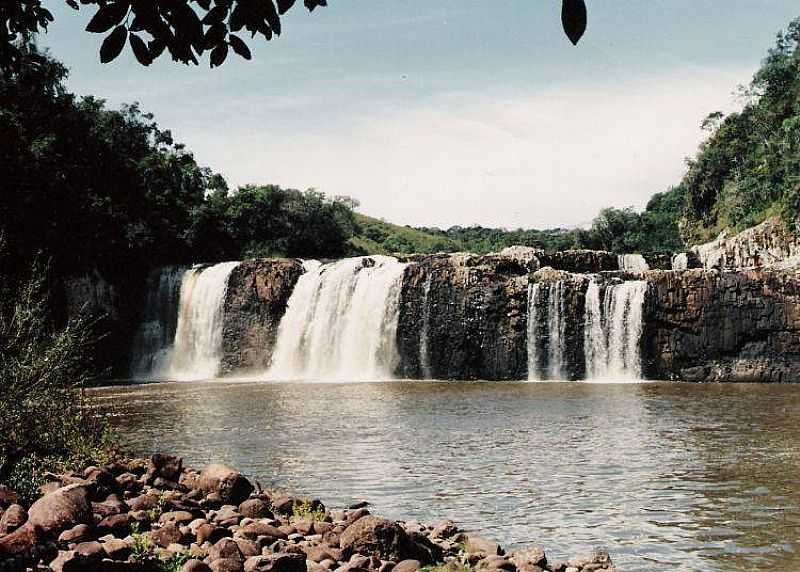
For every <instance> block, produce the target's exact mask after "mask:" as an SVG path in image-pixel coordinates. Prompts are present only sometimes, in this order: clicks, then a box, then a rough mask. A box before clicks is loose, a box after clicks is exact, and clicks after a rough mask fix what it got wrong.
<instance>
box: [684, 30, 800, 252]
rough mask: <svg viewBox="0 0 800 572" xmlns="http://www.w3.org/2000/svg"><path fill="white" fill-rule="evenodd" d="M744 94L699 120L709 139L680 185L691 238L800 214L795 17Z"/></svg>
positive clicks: (799, 62)
mask: <svg viewBox="0 0 800 572" xmlns="http://www.w3.org/2000/svg"><path fill="white" fill-rule="evenodd" d="M742 96H743V98H744V100H745V105H744V107H743V109H742V110H741V111H739V112H737V113H732V114H730V115H728V116H727V117H725V116H723V115H722V114H721V113H719V112H716V113H712V114H711V115H709V117H708V118H707V119H706V120H705V121H704V122H703V127H704V128H705V129H706V130H708V131H709V132H710V135H709V138H708V139H707V140H706V141H705V142H704V143H703V144H702V145H701V147H700V150H699V151H698V153H697V155H696V156H695V157H694V158H692V159H691V160H690V161H689V170H688V173H687V174H686V176H685V178H684V179H683V182H682V183H681V186H682V187H683V188H684V189H685V195H686V211H685V221H684V232H685V237H686V238H687V239H688V240H690V241H693V242H699V241H705V240H709V239H713V238H714V237H715V236H716V234H718V233H719V232H720V231H721V230H724V229H731V230H734V231H738V230H741V229H743V228H746V227H748V226H752V225H754V224H757V223H759V222H761V221H762V220H764V219H765V218H766V217H767V216H769V215H772V214H782V215H783V216H784V219H785V220H787V221H790V222H792V223H793V222H794V221H795V220H796V219H797V217H798V213H800V19H798V20H795V21H793V22H792V23H791V24H790V25H789V27H788V29H787V30H786V31H785V32H781V33H780V34H778V37H777V41H776V43H775V46H774V47H773V48H772V49H770V51H769V53H768V54H767V57H766V58H765V59H764V61H763V62H762V64H761V67H760V68H759V70H758V71H757V72H756V74H755V76H754V77H753V80H752V82H751V83H750V85H749V86H747V87H746V88H744V89H743V91H742Z"/></svg>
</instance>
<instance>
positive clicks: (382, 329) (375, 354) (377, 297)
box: [267, 256, 406, 381]
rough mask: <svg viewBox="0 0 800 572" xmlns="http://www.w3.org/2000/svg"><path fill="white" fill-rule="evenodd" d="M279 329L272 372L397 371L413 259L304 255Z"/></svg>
mask: <svg viewBox="0 0 800 572" xmlns="http://www.w3.org/2000/svg"><path fill="white" fill-rule="evenodd" d="M304 267H305V273H304V274H303V275H302V276H301V277H300V279H299V280H298V282H297V285H296V286H295V288H294V291H293V292H292V294H291V297H290V298H289V302H288V308H287V310H286V314H285V315H284V316H283V318H282V320H281V322H280V327H279V329H278V339H277V343H276V346H275V351H274V353H273V358H272V365H271V367H270V370H269V372H268V374H267V376H268V377H269V378H270V379H317V380H342V381H357V380H381V379H390V378H392V377H393V375H394V372H395V370H396V368H397V366H398V364H399V359H400V358H399V354H398V352H397V344H396V336H397V323H398V316H399V311H400V292H401V289H402V285H403V274H404V271H405V268H406V264H403V263H401V262H399V261H398V260H397V259H395V258H392V257H389V256H371V257H363V258H348V259H344V260H340V261H337V262H333V263H330V264H324V265H323V264H320V263H319V262H317V261H307V262H305V263H304Z"/></svg>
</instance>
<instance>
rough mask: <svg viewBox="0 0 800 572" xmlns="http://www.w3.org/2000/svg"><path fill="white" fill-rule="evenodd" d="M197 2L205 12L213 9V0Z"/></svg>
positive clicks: (199, 0) (198, 0) (196, 0)
mask: <svg viewBox="0 0 800 572" xmlns="http://www.w3.org/2000/svg"><path fill="white" fill-rule="evenodd" d="M195 2H197V3H198V4H200V6H201V7H202V8H203V10H208V9H210V8H211V0H195Z"/></svg>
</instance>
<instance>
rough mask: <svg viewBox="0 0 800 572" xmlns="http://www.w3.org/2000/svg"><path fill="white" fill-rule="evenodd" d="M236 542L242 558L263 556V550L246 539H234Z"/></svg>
mask: <svg viewBox="0 0 800 572" xmlns="http://www.w3.org/2000/svg"><path fill="white" fill-rule="evenodd" d="M233 540H234V542H236V546H238V547H239V551H240V552H241V553H242V556H244V557H245V558H250V557H251V556H258V555H259V554H261V549H260V548H259V547H258V545H257V544H256V543H255V542H253V541H251V540H247V539H245V538H234V539H233Z"/></svg>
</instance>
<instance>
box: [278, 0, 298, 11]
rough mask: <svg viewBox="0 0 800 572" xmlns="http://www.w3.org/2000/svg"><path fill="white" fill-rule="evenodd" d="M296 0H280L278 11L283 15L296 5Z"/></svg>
mask: <svg viewBox="0 0 800 572" xmlns="http://www.w3.org/2000/svg"><path fill="white" fill-rule="evenodd" d="M294 2H295V0H278V13H279V14H281V15H283V14H286V12H287V11H288V10H289V8H291V7H292V6H294Z"/></svg>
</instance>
